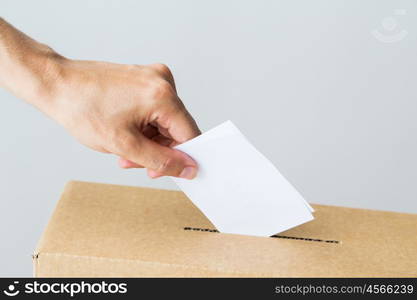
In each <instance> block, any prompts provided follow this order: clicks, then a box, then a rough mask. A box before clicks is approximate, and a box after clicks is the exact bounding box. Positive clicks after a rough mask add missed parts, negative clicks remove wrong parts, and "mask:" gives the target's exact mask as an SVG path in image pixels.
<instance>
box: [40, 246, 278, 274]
mask: <svg viewBox="0 0 417 300" xmlns="http://www.w3.org/2000/svg"><path fill="white" fill-rule="evenodd" d="M41 257H42V258H44V259H46V260H48V259H51V258H52V259H58V260H62V259H67V260H73V262H76V261H80V260H82V261H84V262H89V261H90V262H91V261H93V262H95V263H104V264H112V263H116V264H117V263H123V264H135V265H136V266H140V267H141V269H145V270H147V273H148V274H147V275H145V276H143V277H172V276H169V275H161V273H160V272H159V269H161V268H162V269H164V270H165V271H164V272H167V273H166V274H171V273H173V272H176V271H177V272H178V270H182V272H183V271H184V270H187V271H188V272H192V273H194V274H195V275H184V276H180V277H190V278H193V277H194V278H197V277H224V278H227V277H271V276H272V274H268V273H256V274H251V273H244V272H238V271H236V270H229V269H223V268H211V267H207V266H190V265H187V264H175V263H167V262H160V261H154V260H150V261H148V260H142V259H125V258H111V257H99V256H92V255H76V254H68V253H58V252H44V253H40V254H36V255H33V264H34V273H33V275H34V277H38V275H39V274H42V270H41V266H40V258H41ZM156 269H157V270H158V271H155V270H156ZM164 272H163V273H164ZM158 273H159V274H158ZM199 274H206V275H203V276H201V275H199ZM207 274H209V275H207ZM62 276H64V277H70V276H68V275H67V274H54V275H53V277H62ZM85 276H87V277H91V276H92V274H88V275H83V276H81V277H85ZM104 277H114V275H113V274H106V275H104ZM140 277H142V276H140ZM175 277H177V276H175Z"/></svg>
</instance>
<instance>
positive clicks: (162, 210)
mask: <svg viewBox="0 0 417 300" xmlns="http://www.w3.org/2000/svg"><path fill="white" fill-rule="evenodd" d="M260 192H261V191H260ZM314 208H315V209H316V212H315V217H316V219H315V220H314V221H312V222H309V223H306V224H303V225H301V226H299V227H296V228H293V229H291V230H288V231H286V232H283V233H281V234H279V235H278V237H265V238H262V237H252V236H243V235H232V234H223V233H218V232H216V231H215V230H214V227H213V225H212V224H211V223H210V222H209V221H208V220H207V219H206V218H205V217H204V215H203V214H202V213H201V212H200V211H199V210H198V209H197V208H196V207H195V206H194V205H193V204H192V203H191V202H190V201H189V200H188V198H187V197H186V196H185V195H184V194H183V193H181V192H178V191H166V190H155V189H149V188H137V187H127V186H116V185H107V184H96V183H85V182H70V183H68V184H67V186H66V188H65V191H64V193H63V195H62V198H61V200H60V201H59V203H58V204H57V207H56V209H55V212H54V213H53V216H52V218H51V220H50V222H49V224H48V226H47V228H46V230H45V232H44V233H43V236H42V238H41V240H40V241H39V245H38V247H37V250H36V252H35V254H34V255H33V265H34V275H35V276H38V277H64V276H65V277H97V276H100V277H119V276H123V277H160V276H163V277H182V276H186V277H218V276H220V277H235V276H239V277H241V276H242V277H281V276H283V277H342V276H349V277H356V276H366V277H368V276H369V277H373V276H379V277H390V276H395V277H412V276H413V277H415V276H417V238H416V233H417V215H415V214H404V213H393V212H383V211H373V210H364V209H353V208H344V207H334V206H325V205H314Z"/></svg>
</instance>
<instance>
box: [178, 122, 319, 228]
mask: <svg viewBox="0 0 417 300" xmlns="http://www.w3.org/2000/svg"><path fill="white" fill-rule="evenodd" d="M175 148H176V149H179V150H181V151H183V152H185V153H187V154H188V155H190V156H191V157H192V158H193V159H194V160H196V162H197V163H198V165H199V172H198V175H197V177H196V178H195V179H193V180H187V179H181V178H172V179H173V180H174V181H175V182H176V184H177V185H178V186H179V187H180V189H181V190H182V191H183V192H184V193H185V194H186V195H187V196H188V198H190V200H191V201H192V202H193V203H194V204H195V205H196V206H197V207H198V208H199V209H200V210H201V211H202V212H203V213H204V214H205V215H206V217H207V218H208V219H209V220H210V221H211V222H212V223H213V225H214V226H216V228H217V229H218V230H219V231H220V232H223V233H234V234H245V235H255V236H271V235H273V234H276V233H279V232H282V231H285V230H287V229H290V228H292V227H295V226H298V225H300V224H303V223H305V222H308V221H311V220H313V219H314V217H313V215H312V212H313V209H312V208H311V206H310V205H309V204H308V203H307V202H306V201H305V200H304V198H303V197H302V196H301V195H300V193H299V192H298V191H297V190H296V189H295V188H294V187H293V186H292V185H291V184H290V183H289V182H288V181H287V180H286V179H285V177H284V176H283V175H282V174H281V173H280V172H279V171H278V169H277V168H276V167H275V166H274V165H273V164H272V163H271V162H270V161H269V160H268V159H267V158H266V157H265V156H264V155H262V154H261V153H260V152H259V151H258V150H257V149H256V148H255V147H254V146H253V145H252V144H251V143H250V142H249V141H248V140H247V139H246V138H245V136H244V135H243V134H242V133H241V132H240V131H239V129H238V128H237V127H236V126H235V125H234V124H233V123H232V122H231V121H227V122H225V123H223V124H221V125H219V126H217V127H215V128H213V129H211V130H209V131H207V132H205V133H203V134H202V135H200V136H198V137H196V138H194V139H192V140H190V141H188V142H186V143H184V144H181V145H178V146H176V147H175Z"/></svg>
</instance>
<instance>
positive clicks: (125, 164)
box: [118, 157, 143, 169]
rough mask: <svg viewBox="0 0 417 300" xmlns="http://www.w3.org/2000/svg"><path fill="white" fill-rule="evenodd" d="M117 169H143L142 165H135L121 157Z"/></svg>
mask: <svg viewBox="0 0 417 300" xmlns="http://www.w3.org/2000/svg"><path fill="white" fill-rule="evenodd" d="M118 163H119V167H120V168H123V169H132V168H143V166H142V165H138V164H135V163H134V162H133V161H130V160H127V159H125V158H123V157H119V162H118Z"/></svg>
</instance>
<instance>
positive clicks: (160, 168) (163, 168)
mask: <svg viewBox="0 0 417 300" xmlns="http://www.w3.org/2000/svg"><path fill="white" fill-rule="evenodd" d="M156 164H157V168H156V170H155V171H156V172H158V173H161V174H167V173H169V172H170V171H171V169H172V167H173V166H174V160H173V159H172V158H166V159H164V160H162V161H158V162H156Z"/></svg>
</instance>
